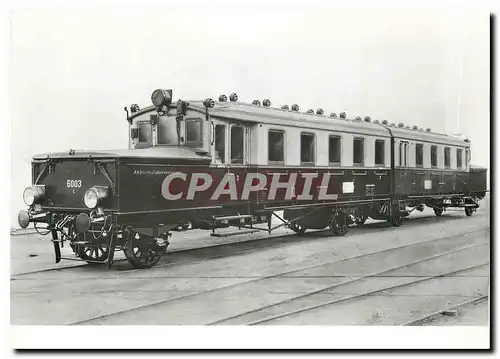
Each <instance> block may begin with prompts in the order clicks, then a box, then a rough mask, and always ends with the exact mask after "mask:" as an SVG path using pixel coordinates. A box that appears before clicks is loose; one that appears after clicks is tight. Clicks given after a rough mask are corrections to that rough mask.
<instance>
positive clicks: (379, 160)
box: [375, 140, 385, 166]
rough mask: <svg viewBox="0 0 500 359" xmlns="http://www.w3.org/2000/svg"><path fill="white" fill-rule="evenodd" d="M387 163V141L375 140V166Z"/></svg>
mask: <svg viewBox="0 0 500 359" xmlns="http://www.w3.org/2000/svg"><path fill="white" fill-rule="evenodd" d="M384 165H385V141H384V140H375V166H384Z"/></svg>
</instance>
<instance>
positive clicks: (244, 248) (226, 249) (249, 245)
mask: <svg viewBox="0 0 500 359" xmlns="http://www.w3.org/2000/svg"><path fill="white" fill-rule="evenodd" d="M444 218H445V219H447V220H450V219H451V220H453V219H455V218H453V217H451V216H449V217H444ZM442 219H443V218H435V217H431V216H427V217H415V218H409V219H406V222H410V223H411V224H410V225H411V226H418V225H420V224H421V222H425V221H428V220H432V222H435V221H436V220H442ZM457 219H458V217H457ZM387 229H392V230H396V228H392V227H390V226H389V225H387V224H386V223H385V222H375V223H370V224H365V225H364V226H362V227H354V228H351V230H354V231H355V232H359V233H358V235H367V234H371V233H376V232H379V231H381V230H387ZM481 230H484V228H483V229H477V230H472V231H469V232H465V233H474V232H477V231H481ZM460 234H461V233H460ZM325 235H326V236H331V232H330V231H329V230H318V231H311V232H307V233H306V234H303V235H301V236H299V235H296V234H295V233H287V234H281V235H277V236H270V237H260V238H254V239H247V240H243V241H239V242H230V243H221V244H216V245H209V246H205V247H197V248H189V249H182V250H174V251H170V252H167V254H166V255H165V257H164V258H163V259H162V260H161V262H165V261H168V262H167V263H161V262H160V264H158V265H156V266H155V267H154V268H162V267H169V266H172V265H177V264H186V263H196V262H199V261H203V260H208V259H216V258H222V257H225V256H232V255H238V254H245V253H249V252H252V251H258V250H262V249H265V248H271V247H272V248H275V247H280V246H284V245H288V244H290V243H296V242H301V241H304V240H314V239H321V238H324V236H325ZM453 235H456V234H453ZM453 235H451V236H450V237H452V236H453ZM440 238H442V237H439V238H435V239H440ZM123 266H126V267H127V268H123ZM90 267H92V268H103V267H102V265H100V264H87V263H82V264H81V265H74V264H73V265H67V266H60V267H54V268H46V269H41V270H35V271H29V272H22V273H16V274H13V275H11V278H14V279H16V280H17V279H20V278H22V277H23V276H28V275H32V274H37V273H45V272H58V271H61V270H65V271H68V270H76V271H78V270H82V269H84V268H85V270H88V269H89V268H90ZM111 270H112V271H117V272H126V273H132V272H138V271H143V269H135V268H128V263H127V259H126V258H120V259H117V260H115V267H112V269H111Z"/></svg>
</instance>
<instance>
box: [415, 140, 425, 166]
mask: <svg viewBox="0 0 500 359" xmlns="http://www.w3.org/2000/svg"><path fill="white" fill-rule="evenodd" d="M415 164H416V165H417V167H423V166H424V145H423V144H421V143H417V144H416V146H415Z"/></svg>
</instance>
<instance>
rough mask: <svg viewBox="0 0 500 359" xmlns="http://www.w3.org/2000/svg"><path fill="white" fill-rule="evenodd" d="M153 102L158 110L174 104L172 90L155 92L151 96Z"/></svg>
mask: <svg viewBox="0 0 500 359" xmlns="http://www.w3.org/2000/svg"><path fill="white" fill-rule="evenodd" d="M151 102H152V103H153V105H155V107H157V108H159V107H161V106H168V105H170V104H171V103H172V90H162V89H158V90H154V91H153V93H152V94H151Z"/></svg>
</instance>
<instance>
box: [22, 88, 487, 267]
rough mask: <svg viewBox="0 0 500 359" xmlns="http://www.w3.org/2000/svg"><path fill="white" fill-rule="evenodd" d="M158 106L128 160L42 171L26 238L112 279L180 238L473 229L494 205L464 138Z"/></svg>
mask: <svg viewBox="0 0 500 359" xmlns="http://www.w3.org/2000/svg"><path fill="white" fill-rule="evenodd" d="M151 100H152V103H153V105H152V106H149V107H145V108H143V109H140V108H139V106H138V105H132V106H131V107H130V109H129V108H125V110H126V111H127V121H128V124H129V127H130V138H129V148H128V149H126V150H117V151H98V152H97V151H94V152H91V151H74V150H70V151H69V152H65V153H50V154H44V155H37V156H34V157H33V160H32V185H31V186H29V187H28V188H27V189H26V190H25V192H24V196H23V197H24V201H25V203H26V204H27V205H28V210H23V211H21V212H20V213H19V216H18V219H19V224H20V226H21V227H23V228H26V227H27V226H28V225H30V224H31V223H32V224H33V225H34V227H35V228H36V229H37V230H38V231H39V232H40V233H43V234H51V235H52V242H53V245H54V250H55V255H56V262H59V261H60V260H61V258H62V256H61V246H62V245H64V244H65V243H67V244H69V245H70V246H71V248H72V250H73V251H74V253H75V255H76V257H77V258H72V259H79V260H84V261H87V262H89V263H106V264H107V265H108V266H110V265H111V264H112V263H113V260H114V253H115V252H116V251H120V250H123V251H124V253H125V255H126V257H127V259H128V260H129V261H130V263H132V265H133V266H135V267H137V268H147V267H151V266H153V265H155V264H156V263H157V262H158V261H159V259H160V258H161V256H162V255H163V254H165V251H166V249H167V246H168V244H169V237H170V236H171V233H172V231H178V230H189V229H195V228H201V229H207V230H211V231H212V235H214V236H218V235H221V234H220V233H218V232H217V231H216V229H218V228H221V227H228V226H235V227H238V229H239V231H236V232H234V233H243V232H251V231H258V230H265V231H268V232H271V231H273V230H274V229H276V228H279V227H282V226H287V227H289V228H291V229H292V230H294V231H295V232H297V233H304V232H305V231H306V230H307V229H324V228H330V229H331V231H332V232H333V233H334V234H336V235H345V234H346V232H347V231H348V228H349V225H351V224H357V225H362V224H363V223H364V222H365V221H366V219H367V218H373V219H378V220H385V221H388V222H389V223H391V224H392V225H394V226H400V225H401V223H402V221H403V218H405V217H407V216H409V215H410V213H411V211H413V210H415V209H416V210H420V211H421V210H423V209H424V206H427V207H431V208H433V209H434V212H435V214H436V215H437V216H440V215H442V214H443V211H445V210H446V209H447V208H449V207H460V208H463V209H464V212H465V214H466V215H467V216H470V215H472V214H473V213H474V211H475V210H476V209H477V208H478V206H479V200H480V199H481V198H483V197H484V196H485V193H486V169H483V168H477V167H472V166H471V165H470V158H471V155H470V153H471V150H470V142H469V141H468V139H466V138H463V137H461V136H449V135H444V134H439V133H434V132H431V130H430V129H426V130H423V129H420V128H418V127H416V126H414V127H408V126H405V125H404V124H402V123H400V124H398V125H395V124H390V123H388V122H387V121H382V122H379V121H372V120H371V119H370V118H369V117H366V118H364V119H361V118H360V117H356V118H347V116H346V114H345V113H340V114H339V116H337V115H336V114H334V113H331V114H329V115H325V114H324V112H323V110H321V109H318V110H317V111H313V110H308V111H306V112H300V111H299V107H298V106H297V105H293V106H291V108H289V107H288V106H283V107H281V108H274V107H271V103H270V101H269V100H264V101H262V103H261V102H260V101H258V100H256V101H254V102H253V103H251V104H247V103H242V102H240V101H238V98H237V96H236V94H232V95H231V96H230V98H229V99H227V97H226V96H224V95H221V96H220V97H219V99H218V100H219V101H214V100H212V99H206V100H204V101H184V100H178V101H176V102H173V101H172V91H171V90H156V91H154V92H153V94H152V96H151ZM281 211H282V214H281ZM273 217H274V218H278V219H279V220H280V221H281V224H278V225H274V226H273V224H272V222H271V219H272V218H273ZM224 235H230V233H226V234H224ZM67 259H70V258H67Z"/></svg>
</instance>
